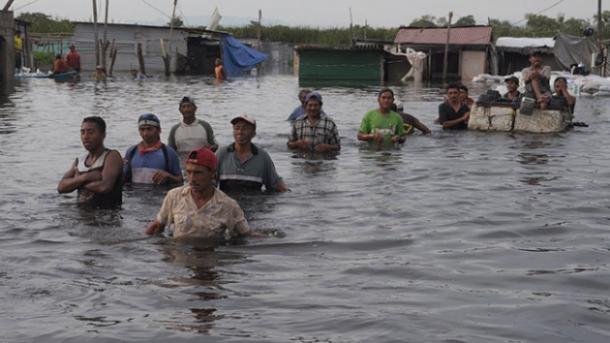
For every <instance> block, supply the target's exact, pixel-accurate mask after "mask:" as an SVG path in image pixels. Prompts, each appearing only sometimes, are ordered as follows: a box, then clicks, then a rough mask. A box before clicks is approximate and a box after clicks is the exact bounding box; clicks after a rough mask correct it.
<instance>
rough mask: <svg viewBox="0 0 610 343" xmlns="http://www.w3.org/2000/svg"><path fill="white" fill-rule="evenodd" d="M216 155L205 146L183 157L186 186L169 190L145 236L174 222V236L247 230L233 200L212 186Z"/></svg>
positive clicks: (227, 235) (222, 236)
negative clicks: (184, 160) (184, 159)
mask: <svg viewBox="0 0 610 343" xmlns="http://www.w3.org/2000/svg"><path fill="white" fill-rule="evenodd" d="M216 165H217V160H216V155H214V153H213V152H212V151H211V150H210V149H208V148H199V149H196V150H193V151H191V153H190V154H189V155H188V157H187V159H186V175H187V178H188V185H186V186H183V187H178V188H174V189H172V190H170V191H169V192H168V193H167V195H166V196H165V200H163V205H162V206H161V210H160V211H159V213H158V214H157V218H156V219H155V221H154V222H152V223H151V224H150V225H149V226H148V227H147V228H146V231H145V233H146V234H148V235H152V234H156V233H160V232H163V230H164V229H165V226H166V225H168V224H172V223H173V224H174V238H205V239H213V240H228V239H231V238H234V237H237V236H244V235H249V234H250V233H251V231H250V228H249V226H248V222H247V221H246V218H245V217H244V212H243V211H242V209H241V208H240V207H239V205H238V204H237V202H236V201H235V200H233V199H231V198H230V197H229V196H228V195H226V194H225V193H224V192H223V191H221V190H219V189H216V187H215V184H216V182H215V178H216Z"/></svg>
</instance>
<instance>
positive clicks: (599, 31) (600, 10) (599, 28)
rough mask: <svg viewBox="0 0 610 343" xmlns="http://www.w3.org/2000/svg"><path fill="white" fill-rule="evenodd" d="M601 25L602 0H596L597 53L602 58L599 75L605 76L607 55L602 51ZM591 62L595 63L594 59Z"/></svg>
mask: <svg viewBox="0 0 610 343" xmlns="http://www.w3.org/2000/svg"><path fill="white" fill-rule="evenodd" d="M602 27H603V25H602V0H597V42H598V44H599V53H600V54H601V55H602V57H603V58H604V63H603V64H602V65H601V66H600V68H601V69H602V70H601V72H600V73H599V75H601V76H603V77H606V63H607V57H608V56H606V55H605V53H604V52H605V51H604V50H605V49H604V45H603V43H602ZM593 64H595V61H593Z"/></svg>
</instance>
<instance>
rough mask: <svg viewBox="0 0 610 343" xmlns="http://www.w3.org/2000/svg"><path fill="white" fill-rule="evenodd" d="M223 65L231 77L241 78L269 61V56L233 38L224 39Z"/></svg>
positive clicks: (226, 37)
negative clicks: (260, 64)
mask: <svg viewBox="0 0 610 343" xmlns="http://www.w3.org/2000/svg"><path fill="white" fill-rule="evenodd" d="M222 53H223V56H222V63H223V65H224V69H225V72H226V74H227V76H229V77H235V76H241V75H244V74H245V73H247V72H248V71H250V69H252V68H254V67H255V66H256V65H257V64H259V63H261V62H263V61H264V60H266V59H267V55H266V54H263V53H262V52H260V51H258V50H256V49H253V48H251V47H249V46H246V45H245V44H244V43H242V42H240V41H239V40H237V39H236V38H234V37H233V36H229V35H226V36H224V37H223V38H222Z"/></svg>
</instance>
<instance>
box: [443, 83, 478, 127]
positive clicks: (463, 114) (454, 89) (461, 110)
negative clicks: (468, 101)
mask: <svg viewBox="0 0 610 343" xmlns="http://www.w3.org/2000/svg"><path fill="white" fill-rule="evenodd" d="M469 119H470V108H468V106H466V105H465V104H464V103H463V102H462V100H461V99H460V90H459V85H457V84H455V83H452V84H449V85H448V86H447V101H445V102H443V103H442V104H440V105H439V106H438V119H437V120H436V121H437V122H438V123H439V124H441V125H442V126H443V130H465V129H467V128H468V120H469Z"/></svg>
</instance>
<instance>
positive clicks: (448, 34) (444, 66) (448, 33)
mask: <svg viewBox="0 0 610 343" xmlns="http://www.w3.org/2000/svg"><path fill="white" fill-rule="evenodd" d="M451 18H453V12H449V21H448V22H447V42H446V43H445V57H444V59H443V83H446V82H447V64H448V63H449V37H450V36H451Z"/></svg>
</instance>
